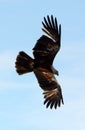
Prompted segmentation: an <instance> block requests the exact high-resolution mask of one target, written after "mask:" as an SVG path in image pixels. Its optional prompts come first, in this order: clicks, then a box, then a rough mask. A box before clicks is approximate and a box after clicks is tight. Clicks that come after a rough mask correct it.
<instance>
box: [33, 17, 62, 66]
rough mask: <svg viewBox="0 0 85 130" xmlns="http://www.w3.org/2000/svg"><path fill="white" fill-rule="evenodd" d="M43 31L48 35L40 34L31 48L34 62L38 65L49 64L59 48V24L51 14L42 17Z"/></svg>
mask: <svg viewBox="0 0 85 130" xmlns="http://www.w3.org/2000/svg"><path fill="white" fill-rule="evenodd" d="M42 24H43V29H42V30H43V31H44V32H45V33H46V34H47V35H48V36H45V35H43V36H41V37H40V39H39V40H38V41H37V43H36V45H35V46H34V48H33V55H34V57H35V62H36V63H37V62H39V64H40V66H46V62H47V66H51V65H52V63H53V60H54V57H55V55H56V54H57V52H58V51H59V49H60V35H61V26H60V25H59V28H58V24H57V19H56V18H54V17H53V15H51V17H49V16H48V15H47V18H45V17H44V21H43V22H42Z"/></svg>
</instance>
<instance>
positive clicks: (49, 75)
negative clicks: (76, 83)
mask: <svg viewBox="0 0 85 130" xmlns="http://www.w3.org/2000/svg"><path fill="white" fill-rule="evenodd" d="M42 24H43V29H42V30H43V31H44V32H45V33H46V34H47V36H46V35H42V36H41V37H40V39H39V40H37V43H36V44H35V46H34V48H33V55H34V59H32V58H31V57H30V56H28V55H27V54H26V53H25V52H23V51H22V52H20V53H19V55H18V56H17V58H16V62H15V67H16V71H17V73H18V74H20V75H21V74H25V73H28V72H32V71H33V72H34V74H35V76H36V78H37V80H38V83H39V85H40V87H41V88H42V89H43V90H44V92H43V94H44V99H45V100H44V104H46V107H47V108H48V107H50V108H51V109H52V108H53V107H54V108H57V106H59V107H60V105H61V103H62V104H64V102H63V96H62V91H61V87H60V85H59V83H58V82H57V80H56V78H55V76H54V74H57V75H58V71H57V70H56V69H55V68H54V67H53V65H52V64H53V60H54V58H55V56H56V54H57V52H58V51H59V49H60V39H61V25H59V27H58V24H57V19H56V18H53V16H52V15H51V17H49V16H47V18H45V17H44V22H42Z"/></svg>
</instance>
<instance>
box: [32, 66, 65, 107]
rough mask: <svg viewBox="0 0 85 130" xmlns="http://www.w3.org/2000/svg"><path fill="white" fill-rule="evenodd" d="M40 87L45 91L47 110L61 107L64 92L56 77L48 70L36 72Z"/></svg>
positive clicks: (38, 69)
mask: <svg viewBox="0 0 85 130" xmlns="http://www.w3.org/2000/svg"><path fill="white" fill-rule="evenodd" d="M34 73H35V75H36V77H37V80H38V83H39V85H40V87H41V88H42V89H43V90H44V92H43V94H44V99H45V100H44V104H46V108H48V107H50V108H51V109H52V108H53V107H54V108H55V109H56V108H57V106H58V107H60V105H61V103H62V104H64V102H63V96H62V90H61V87H60V85H59V83H58V82H57V80H56V78H55V77H54V75H53V74H52V73H51V72H50V71H49V70H47V69H44V68H37V69H35V70H34Z"/></svg>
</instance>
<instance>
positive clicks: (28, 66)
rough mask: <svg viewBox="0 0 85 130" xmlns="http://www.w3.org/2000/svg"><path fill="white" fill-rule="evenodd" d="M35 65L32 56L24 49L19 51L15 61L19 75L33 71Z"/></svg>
mask: <svg viewBox="0 0 85 130" xmlns="http://www.w3.org/2000/svg"><path fill="white" fill-rule="evenodd" d="M33 65H34V60H33V59H32V58H31V57H30V56H28V55H27V54H26V53H25V52H23V51H21V52H19V54H18V56H17V58H16V62H15V67H16V71H17V73H18V74H19V75H21V74H25V73H28V72H32V71H33Z"/></svg>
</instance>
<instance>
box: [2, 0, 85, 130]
mask: <svg viewBox="0 0 85 130" xmlns="http://www.w3.org/2000/svg"><path fill="white" fill-rule="evenodd" d="M51 14H53V15H54V16H55V17H57V19H58V23H59V24H60V23H61V25H62V37H61V50H60V52H59V53H58V55H57V56H56V58H55V61H54V66H55V68H57V69H58V70H59V76H58V77H56V78H57V80H58V81H59V83H60V84H61V86H62V92H63V97H64V102H65V104H64V105H62V106H61V107H60V108H58V109H57V110H54V109H53V110H50V109H46V108H45V106H44V105H43V95H42V90H41V89H40V88H39V86H38V83H37V80H36V77H35V76H34V75H33V73H30V74H26V75H23V76H18V75H17V73H16V72H15V68H14V63H15V59H16V56H17V54H18V52H19V51H21V50H23V51H25V52H27V53H28V54H29V55H30V56H33V55H32V48H33V47H34V45H35V43H36V40H37V39H38V38H39V37H40V36H41V35H42V34H43V32H42V30H41V28H42V23H41V21H42V20H43V17H44V16H47V15H51ZM47 129H48V130H84V129H85V1H84V0H75V1H74V0H71V1H67V0H64V1H62V0H59V1H57V0H43V1H40V0H36V1H34V0H31V1H27V0H0V130H47Z"/></svg>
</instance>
